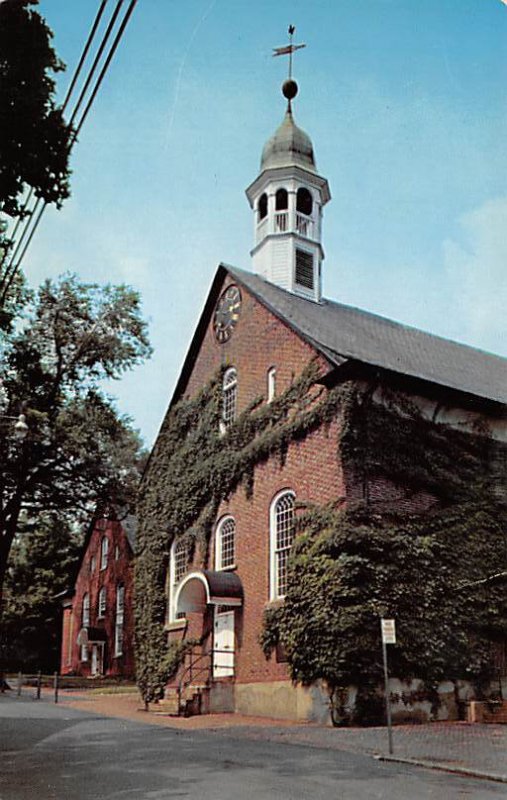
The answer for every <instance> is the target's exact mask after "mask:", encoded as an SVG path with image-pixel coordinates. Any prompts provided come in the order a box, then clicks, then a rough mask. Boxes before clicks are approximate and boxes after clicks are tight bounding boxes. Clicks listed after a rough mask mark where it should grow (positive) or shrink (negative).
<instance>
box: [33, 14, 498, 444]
mask: <svg viewBox="0 0 507 800" xmlns="http://www.w3.org/2000/svg"><path fill="white" fill-rule="evenodd" d="M98 5H99V3H98V0H73V2H72V3H69V2H68V0H41V2H40V6H39V8H40V11H41V13H42V14H43V15H44V16H45V17H46V19H47V21H48V23H49V25H50V26H51V27H52V29H53V31H54V33H55V40H54V41H55V47H56V49H57V51H58V53H59V55H60V56H61V57H62V58H63V59H64V61H66V63H67V65H68V74H67V76H66V75H63V76H59V78H58V85H59V89H60V91H61V93H62V95H63V93H64V91H65V89H66V86H67V82H68V80H69V76H70V74H71V73H72V70H73V68H74V66H75V64H76V62H77V59H78V57H79V54H80V51H81V48H82V46H83V43H84V41H85V38H86V35H87V33H88V29H89V27H90V25H91V23H92V20H93V18H94V16H95V13H96V10H97V8H98ZM110 5H111V6H112V5H113V3H112V0H111V1H110ZM111 10H112V9H111ZM289 23H292V24H294V25H296V28H297V33H296V40H297V41H304V42H306V44H307V48H306V49H305V50H302V51H301V52H298V53H297V54H296V57H295V69H294V73H295V77H296V78H297V80H298V83H299V86H300V94H299V96H298V98H297V100H296V102H295V107H294V111H295V119H296V121H297V123H298V124H299V125H300V127H302V128H303V129H304V130H306V131H307V132H308V133H309V134H310V135H311V137H312V140H313V143H314V148H315V152H316V157H317V165H318V168H319V171H320V173H321V174H323V175H325V176H326V177H327V178H328V180H329V183H330V186H331V193H332V198H333V199H332V201H331V202H330V203H329V204H328V206H327V207H326V209H325V217H324V229H323V241H324V247H325V251H326V260H325V262H324V268H323V275H324V294H325V295H326V296H328V297H332V298H333V299H335V300H338V301H341V302H344V303H349V304H351V305H355V306H359V307H361V308H365V309H368V310H371V311H375V312H377V313H379V314H383V315H385V316H388V317H391V318H393V319H396V320H399V321H401V322H405V323H407V324H410V325H415V326H417V327H420V328H423V329H425V330H429V331H431V332H433V333H437V334H440V335H442V336H447V337H450V338H453V339H456V340H458V341H462V342H465V343H467V344H471V345H473V346H476V347H480V348H482V349H485V350H489V351H493V352H497V353H500V354H503V355H507V337H506V335H505V324H504V316H505V308H506V307H507V278H506V273H507V270H506V264H507V235H506V231H507V186H506V175H507V136H506V122H507V7H506V6H505V5H503V4H502V3H501V2H500V0H424V2H419V0H353V1H352V0H314V2H311V3H309V2H308V1H307V0H304V1H303V0H301V1H300V0H277V2H273V0H271V2H267V0H256V2H246V1H243V0H236V2H234V1H233V0H186V2H185V3H184V4H183V3H181V2H175V1H174V2H173V0H139V2H138V5H137V7H136V10H135V11H134V15H133V17H132V19H131V22H130V23H129V26H128V28H127V31H126V34H125V36H124V38H123V40H122V43H121V46H120V49H119V51H118V53H117V55H116V57H115V60H114V61H113V64H112V68H111V70H110V72H109V73H108V75H107V78H106V82H105V84H104V86H103V88H102V90H101V92H100V94H99V96H98V98H97V101H96V104H95V106H94V108H93V111H92V113H91V115H90V117H89V119H88V120H87V123H86V125H85V127H84V128H83V131H82V133H81V136H80V141H79V143H78V144H77V146H76V148H75V151H74V153H73V157H72V167H73V170H74V174H73V178H72V198H71V199H70V200H69V201H67V203H66V204H65V206H64V208H63V209H62V210H61V211H56V210H54V209H49V210H48V212H47V213H46V216H45V218H44V222H43V224H42V225H41V228H40V229H39V231H38V233H37V236H36V238H35V239H34V242H33V244H32V246H31V248H30V250H29V253H28V255H27V258H26V260H25V263H24V267H25V269H26V272H27V276H28V278H29V281H30V282H31V283H32V284H33V285H36V284H38V283H39V282H40V281H41V280H42V279H43V278H45V277H46V276H48V275H51V276H56V275H58V274H60V273H61V272H63V271H66V270H71V271H75V272H77V273H78V274H79V275H80V276H81V277H82V278H83V279H85V280H90V281H98V282H105V281H111V282H115V283H116V282H126V283H129V284H132V285H133V286H135V287H136V288H137V289H138V290H139V291H140V292H141V294H142V297H143V307H144V313H145V316H146V317H147V318H148V319H149V321H150V330H151V339H152V342H153V345H154V347H155V354H154V357H153V358H152V360H151V361H150V362H149V363H147V364H146V365H145V366H143V367H140V368H138V369H137V370H136V371H135V372H133V373H132V374H130V375H128V376H126V377H125V378H124V379H123V380H122V381H121V382H118V383H115V384H114V385H112V386H110V387H108V389H109V390H110V391H111V393H112V394H114V395H116V396H117V398H118V406H119V408H120V409H121V410H122V411H123V412H125V413H128V414H129V415H131V416H132V418H133V419H134V422H135V425H136V426H137V427H139V428H140V429H141V431H142V433H143V435H144V437H145V439H146V442H147V444H150V443H151V442H152V440H153V438H154V436H155V435H156V432H157V430H158V427H159V424H160V422H161V419H162V416H163V414H164V411H165V409H166V407H167V404H168V402H169V399H170V396H171V394H172V391H173V387H174V385H175V382H176V380H177V377H178V374H179V370H180V367H181V364H182V361H183V359H184V356H185V353H186V349H187V347H188V344H189V342H190V338H191V336H192V333H193V331H194V328H195V325H196V322H197V319H198V316H199V314H200V311H201V308H202V306H203V303H204V300H205V297H206V294H207V291H208V288H209V285H210V283H211V280H212V278H213V275H214V272H215V269H216V266H217V265H218V263H219V262H220V261H224V262H226V263H231V264H234V265H235V266H238V267H242V268H245V269H249V268H250V257H249V251H250V248H251V246H252V239H253V233H252V231H253V222H252V218H251V211H250V208H249V206H248V202H247V200H246V197H245V194H244V190H245V188H246V187H247V186H248V184H249V183H250V182H251V181H252V180H253V179H254V178H255V176H256V175H257V173H258V169H259V159H260V154H261V150H262V146H263V144H264V142H265V140H266V139H267V138H268V137H269V136H270V135H271V134H272V133H273V131H274V130H275V128H276V127H277V126H278V124H279V123H280V121H281V119H282V117H283V113H284V102H283V98H282V96H281V94H280V84H281V82H282V81H283V79H284V78H285V74H286V68H287V65H286V60H285V59H281V58H279V59H273V58H272V57H271V49H272V47H275V46H277V45H282V44H284V43H285V42H286V31H287V26H288V24H289Z"/></svg>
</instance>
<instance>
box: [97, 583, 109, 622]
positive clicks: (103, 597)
mask: <svg viewBox="0 0 507 800" xmlns="http://www.w3.org/2000/svg"><path fill="white" fill-rule="evenodd" d="M106 605H107V593H106V587H105V586H103V587H102V589H101V590H100V592H99V606H98V615H97V616H98V617H99V619H100V618H102V617H105V616H106Z"/></svg>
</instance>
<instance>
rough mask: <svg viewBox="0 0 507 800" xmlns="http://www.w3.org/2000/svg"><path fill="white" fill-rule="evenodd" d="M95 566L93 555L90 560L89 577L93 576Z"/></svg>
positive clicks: (95, 560) (95, 561)
mask: <svg viewBox="0 0 507 800" xmlns="http://www.w3.org/2000/svg"><path fill="white" fill-rule="evenodd" d="M96 566H97V559H96V558H95V555H93V556H92V557H91V559H90V575H93V573H94V572H95V567H96Z"/></svg>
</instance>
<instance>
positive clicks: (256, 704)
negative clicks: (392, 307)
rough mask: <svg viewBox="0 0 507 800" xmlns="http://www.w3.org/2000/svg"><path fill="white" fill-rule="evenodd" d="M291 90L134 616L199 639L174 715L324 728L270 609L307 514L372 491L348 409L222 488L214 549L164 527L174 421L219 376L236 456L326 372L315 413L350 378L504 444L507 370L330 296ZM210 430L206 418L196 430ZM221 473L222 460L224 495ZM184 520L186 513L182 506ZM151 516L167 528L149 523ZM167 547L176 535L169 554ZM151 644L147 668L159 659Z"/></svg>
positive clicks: (174, 404) (311, 170) (386, 492)
mask: <svg viewBox="0 0 507 800" xmlns="http://www.w3.org/2000/svg"><path fill="white" fill-rule="evenodd" d="M283 91H284V95H285V97H286V98H287V100H288V107H287V111H286V114H285V117H284V119H283V121H282V124H281V125H280V127H279V128H278V129H277V131H276V132H275V134H274V135H273V136H272V137H271V138H270V139H269V140H268V141H267V143H266V145H265V147H264V149H263V152H262V159H261V165H260V171H259V174H258V176H257V177H256V178H255V180H254V181H253V183H252V184H251V185H250V186H249V187H248V189H247V197H248V201H249V203H250V206H251V209H252V212H253V218H254V246H253V250H252V251H251V256H252V272H245V271H243V270H240V269H236V268H234V267H231V266H227V265H225V264H222V265H220V266H219V268H218V270H217V272H216V275H215V277H214V280H213V283H212V285H211V289H210V292H209V295H208V299H207V301H206V304H205V307H204V310H203V312H202V315H201V318H200V320H199V322H198V325H197V329H196V331H195V335H194V337H193V340H192V342H191V344H190V348H189V351H188V355H187V357H186V360H185V362H184V365H183V369H182V372H181V375H180V378H179V381H178V383H177V386H176V390H175V393H174V396H173V398H172V401H171V404H170V407H169V411H168V414H167V416H166V419H165V420H164V422H163V423H162V427H161V430H160V434H159V437H158V439H157V441H156V443H155V445H154V448H153V452H152V455H151V459H150V461H149V463H148V467H147V469H146V472H145V475H144V478H143V481H142V485H141V499H140V509H139V519H140V531H139V545H140V553H141V551H142V552H145V553H148V552H149V551H150V548H151V551H150V552H152V553H153V554H154V555H153V564H152V567H151V569H152V572H151V575H152V578H153V581H158V585H159V586H160V587H162V583H163V591H164V598H163V600H162V598H161V597H158V598H157V599H156V601H155V600H154V601H153V602H151V601H150V603H151V605H146V603H147V602H148V601H147V600H146V592H145V589H144V588H143V583H142V581H143V573H142V570H143V569H146V570H147V571H148V572H149V569H150V567H149V565H148V566H143V565H144V564H145V562H144V561H143V556H140V562H139V565H140V569H141V571H140V573H139V583H138V586H137V593H136V606H137V607H138V608H139V613H140V615H141V616H142V615H143V614H146V615H147V618H148V617H149V620H150V625H151V627H150V626H149V625H148V623H146V624H147V628H146V630H148V629H149V630H153V624H154V622H156V620H157V619H158V622H159V626H160V631H161V633H160V636H159V639H158V641H159V642H163V643H164V646H166V647H167V649H168V650H169V649H170V648H171V647H172V648H173V651H175V650H176V649H177V647H178V646H179V645H181V644H182V643H184V642H185V641H192V642H196V643H197V644H195V646H194V647H193V648H189V650H188V652H187V653H186V654H185V656H184V658H182V659H181V661H180V664H179V670H177V671H176V672H175V673H174V674H172V675H171V676H170V678H169V679H168V682H167V686H166V688H165V698H166V699H165V703H166V705H167V706H170V705H171V703H173V704H176V705H175V708H176V707H177V706H178V705H179V707H180V708H181V707H182V706H183V705H185V704H186V706H187V708H194V710H195V709H196V708H198V709H200V710H201V711H206V710H210V711H226V710H234V711H237V712H241V713H249V714H259V715H266V716H273V717H290V718H294V719H325V718H326V715H327V714H328V710H327V704H326V699H325V697H324V695H323V693H322V691H321V690H320V689H319V687H318V686H317V685H313V686H309V687H308V686H307V687H306V688H304V687H302V686H301V685H299V684H298V685H295V684H294V683H293V682H292V680H291V679H290V676H289V673H288V667H287V663H286V657H285V655H284V652H283V648H282V647H276V648H275V649H274V651H273V653H272V654H271V657H269V658H266V656H265V654H264V652H263V650H262V648H261V644H260V636H261V634H262V630H263V620H264V617H265V613H266V611H269V610H270V609H276V608H277V607H279V606H280V604H283V602H284V596H285V594H286V590H287V579H288V560H289V554H290V551H291V546H292V544H293V541H294V538H295V536H297V533H296V526H295V518H296V516H297V514H298V510H297V509H298V504H299V503H304V504H307V505H308V504H309V505H312V504H315V505H318V506H325V505H326V504H329V503H332V502H334V501H336V499H337V498H341V502H342V503H344V504H345V505H346V504H348V503H352V502H355V501H357V500H358V498H360V497H361V496H362V494H364V486H363V485H362V484H361V483H360V482H359V481H358V480H357V479H356V476H355V475H354V474H353V472H350V471H348V470H347V467H346V464H345V461H344V459H343V458H342V456H341V450H340V448H341V441H342V440H341V434H342V418H341V416H340V413H336V414H335V415H334V416H328V417H327V418H326V419H325V420H322V421H321V422H320V423H316V424H313V423H312V425H311V426H309V427H308V429H305V430H304V432H302V431H299V432H298V433H297V434H294V436H293V437H292V438H290V437H289V438H287V439H286V440H284V443H283V457H282V458H281V457H280V452H279V450H276V452H275V450H273V452H264V453H263V455H262V457H259V458H258V459H257V461H255V463H254V465H253V467H252V468H251V474H250V475H249V480H250V482H251V489H250V491H247V490H246V488H245V485H246V483H248V481H247V480H246V479H245V480H241V481H237V482H236V483H234V481H232V482H231V483H230V484H227V482H226V480H225V479H224V484H223V485H224V486H226V488H225V489H224V491H222V492H219V491H218V490H217V494H214V492H215V488H216V486H215V485H214V483H213V481H211V482H210V487H209V490H208V495H206V497H205V499H206V502H208V499H209V498H212V499H211V505H209V504H208V505H207V506H206V508H207V509H209V508H212V513H213V519H211V521H209V520H208V538H207V540H206V539H205V537H204V538H203V537H202V536H201V537H200V538H199V536H197V537H194V539H192V538H191V537H190V538H189V537H188V536H187V535H186V533H185V531H181V532H180V535H175V534H174V530H171V523H170V522H169V521H168V522H167V524H166V523H164V519H163V513H162V515H160V509H161V508H163V504H164V494H163V492H164V483H165V482H168V481H170V480H171V475H170V474H169V471H170V468H169V467H168V466H164V464H167V465H168V464H171V463H173V462H171V460H170V459H171V458H172V457H173V455H172V452H171V448H172V449H173V450H174V448H175V447H177V446H178V443H176V444H175V443H174V441H172V440H171V433H170V431H171V424H172V423H171V418H172V417H171V415H172V414H174V411H175V409H177V408H178V405H179V404H181V403H185V402H189V401H192V399H195V398H198V397H199V396H200V393H202V392H203V391H204V390H205V387H208V386H210V385H211V383H212V382H213V380H215V381H216V380H217V378H216V376H217V375H218V376H219V378H218V388H216V390H217V391H219V393H220V420H219V422H218V425H217V429H216V442H217V444H216V445H215V446H216V447H218V448H219V447H220V443H223V447H224V448H226V447H227V446H228V444H229V442H230V440H231V438H233V437H235V436H236V435H239V434H237V433H236V430H237V428H236V427H235V426H236V423H238V421H239V423H238V424H241V425H244V424H246V423H245V420H247V419H248V414H249V413H250V411H252V414H253V416H252V419H253V418H255V419H259V420H260V419H266V415H268V414H269V413H270V408H272V409H276V408H277V402H280V398H282V397H286V396H288V393H290V391H291V387H294V386H295V385H296V384H297V382H298V380H299V379H300V376H301V375H302V374H303V373H304V371H305V369H306V368H307V367H308V365H309V364H312V365H313V369H314V370H315V374H316V376H317V377H316V379H315V381H314V384H313V394H310V398H309V400H307V403H308V405H307V406H306V407H305V413H311V409H312V403H313V404H314V403H318V402H320V398H322V397H325V396H326V394H327V393H329V392H331V391H332V390H333V387H336V386H339V385H340V384H344V383H345V382H348V383H349V384H351V385H353V386H360V387H363V389H364V388H368V387H371V391H372V393H373V392H374V391H375V387H376V386H378V383H379V380H380V381H381V382H382V385H384V386H387V387H388V388H390V389H392V390H393V391H394V390H396V391H397V392H398V393H401V394H403V395H404V396H405V397H407V398H409V399H410V401H411V402H413V403H415V404H416V405H417V407H418V408H419V409H420V410H421V413H422V415H423V416H424V417H425V418H427V419H428V420H434V421H436V420H438V422H440V423H442V424H446V425H450V426H454V427H455V428H459V429H460V430H466V429H470V430H472V429H473V428H474V426H477V424H479V422H481V424H482V423H485V424H487V425H488V427H489V430H490V431H491V435H492V437H493V439H495V441H497V440H503V441H505V438H506V434H507V431H506V425H505V403H506V401H507V370H506V363H505V361H504V360H502V359H501V358H499V357H496V356H493V355H488V354H486V353H484V352H480V351H478V350H475V349H473V348H470V347H467V346H464V345H461V344H457V343H455V342H452V341H448V340H445V339H443V338H440V337H437V336H433V335H431V334H429V333H425V332H422V331H420V330H416V329H414V328H410V327H407V326H405V325H402V324H399V323H397V322H393V321H392V320H389V319H385V318H382V317H380V316H377V315H375V314H372V313H369V312H366V311H362V310H360V309H357V308H352V307H349V306H346V305H342V304H340V303H339V302H335V301H332V300H330V299H327V298H325V297H323V296H322V291H321V283H322V265H323V261H324V250H323V244H322V218H323V209H324V206H325V205H326V204H327V202H328V201H329V200H330V190H329V186H328V182H327V180H326V178H325V177H323V176H321V175H320V174H319V172H318V170H317V167H316V161H315V156H314V150H313V146H312V142H311V140H310V138H309V137H308V135H307V134H306V133H304V132H303V131H302V130H301V129H300V128H299V127H298V126H297V125H296V123H295V121H294V116H293V111H292V101H293V99H294V97H295V95H296V93H297V86H296V84H295V82H294V81H287V82H286V83H285V84H284V87H283ZM308 409H309V410H308ZM280 413H281V412H280ZM298 413H299V411H298V410H296V411H294V409H293V410H291V411H289V412H288V417H287V416H286V417H285V418H284V422H283V424H287V425H288V424H289V423H291V422H294V424H296V421H297V414H298ZM255 415H257V416H255ZM262 415H264V417H263V416H262ZM291 415H294V416H291ZM277 420H278V418H277ZM199 424H200V423H199V420H198V419H197V421H195V426H196V428H198V426H199ZM202 424H204V423H202ZM259 424H260V423H259ZM276 424H279V420H278V421H276V422H274V423H273V426H275V425H276ZM280 424H281V423H280ZM187 430H188V431H189V432H188V434H187V435H188V436H193V435H194V434H195V435H196V445H195V447H196V448H198V447H199V446H201V447H202V462H203V463H204V462H205V460H206V458H207V450H206V447H207V445H206V443H205V440H204V439H203V440H202V444H201V445H199V438H198V436H197V433H196V431H195V430H192V429H191V428H188V429H187ZM268 433H269V431H268ZM203 436H204V432H203ZM252 441H253V444H252V447H254V446H255V439H253V440H252ZM386 446H387V447H388V446H389V443H386ZM245 452H246V451H245ZM248 452H249V453H250V452H251V450H249V451H248ZM182 463H184V462H182ZM196 463H197V462H196ZM231 463H232V462H231ZM187 464H188V469H189V470H190V469H191V467H190V462H187ZM198 466H199V465H198V464H197V466H196V468H197V467H198ZM238 469H239V468H238ZM164 470H165V472H164ZM223 471H224V470H222V466H221V465H220V464H219V463H218V462H217V472H216V481H217V484H218V483H219V482H220V481H221V480H222V478H221V477H220V476H222V474H223ZM203 474H204V473H203ZM189 480H190V478H189ZM196 485H197V484H196ZM252 487H253V488H252ZM203 491H204V490H203ZM369 493H370V497H371V498H373V500H374V501H375V502H377V504H378V508H379V509H381V510H382V509H386V508H387V509H388V508H390V507H393V506H397V507H399V506H403V505H405V506H406V507H407V509H409V510H411V511H414V512H418V511H424V510H426V509H427V508H428V507H429V506H430V505H431V503H432V502H433V499H432V497H431V492H428V491H425V490H424V491H423V490H420V491H414V490H412V489H411V490H410V491H408V490H407V489H406V488H405V487H403V486H402V485H400V482H399V481H398V482H392V483H390V482H389V481H386V480H382V479H379V480H377V481H375V482H373V484H372V485H371V486H370V487H369ZM204 494H205V492H204ZM203 496H204V495H203ZM191 499H192V498H187V500H189V501H190V500H191ZM180 500H181V498H180ZM180 500H178V502H180ZM196 502H197V501H196ZM173 505H174V503H173ZM203 507H204V500H203ZM171 511H172V509H168V514H169V513H170V512H171ZM182 513H187V511H186V508H184V507H183V505H182ZM157 514H158V515H159V516H157ZM150 516H151V517H152V518H153V519H156V520H157V522H156V524H155V523H154V524H153V525H152V526H151V527H150V524H149V522H148V521H147V520H148V519H149V518H150ZM197 517H198V515H197V514H196V515H195V518H196V519H197ZM201 517H202V515H201ZM189 518H190V517H189ZM199 519H200V518H199ZM168 520H169V516H168ZM198 524H200V522H199V523H198ZM198 524H197V527H198ZM163 529H164V530H163ZM156 530H157V531H158V532H159V533H156ZM160 531H163V532H162V533H160ZM157 535H160V536H164V537H165V539H164V542H163V543H162V541H161V540H156V538H155V537H156V536H157ZM156 553H160V561H159V562H156V558H157V556H156ZM146 558H148V556H146ZM156 563H158V567H157V566H156ZM146 564H148V562H146ZM153 565H155V566H153ZM148 572H147V573H146V574H148ZM155 572H157V575H155ZM162 573H163V574H162ZM148 582H149V581H148ZM146 585H148V583H146V584H145V585H144V586H146ZM79 602H81V601H79ZM154 609H155V610H154ZM162 609H163V610H162ZM150 614H151V616H150ZM157 615H158V616H157ZM155 627H156V626H155ZM157 635H158V634H157ZM139 646H140V648H141V650H140V654H141V658H142V659H143V663H146V664H148V662H149V661H150V654H149V653H148V651H147V649H145V650H143V644H142V643H141V644H140V645H139V643H138V647H139ZM148 646H149V645H147V647H148ZM192 659H193V660H192ZM152 660H153V659H152ZM73 663H74V662H73ZM150 669H153V668H151V667H149V666H147V667H146V670H145V672H143V673H142V674H141V680H143V675H145V674H146V675H148V674H150V675H151V674H152V673H150ZM146 682H147V683H149V679H148V678H146ZM174 698H176V699H174ZM149 699H152V697H151V696H150V698H149ZM192 704H193V705H192Z"/></svg>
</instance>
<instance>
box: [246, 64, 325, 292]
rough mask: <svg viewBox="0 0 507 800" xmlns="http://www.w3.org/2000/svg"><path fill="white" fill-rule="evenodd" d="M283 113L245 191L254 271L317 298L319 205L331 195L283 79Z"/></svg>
mask: <svg viewBox="0 0 507 800" xmlns="http://www.w3.org/2000/svg"><path fill="white" fill-rule="evenodd" d="M282 92H283V94H284V96H285V97H286V98H287V101H288V104H287V112H286V114H285V118H284V120H283V122H282V124H281V125H280V127H279V128H278V130H277V131H276V132H275V134H274V135H273V136H272V137H271V139H269V140H268V141H267V142H266V144H265V146H264V149H263V151H262V158H261V169H260V174H259V176H258V177H257V178H256V179H255V180H254V182H253V183H252V184H250V186H249V187H248V189H247V190H246V194H247V197H248V200H249V202H250V206H251V208H252V209H253V211H254V231H255V233H254V236H255V246H254V248H253V250H252V251H251V256H252V265H253V270H254V272H257V273H258V274H259V275H262V276H263V277H264V278H265V279H266V280H268V281H270V282H271V283H275V284H276V285H277V286H281V287H282V288H283V289H287V290H288V291H289V292H293V293H294V294H298V295H301V296H302V297H306V298H308V299H309V300H314V301H316V302H319V301H320V299H321V295H322V292H321V263H322V261H323V260H324V251H323V249H322V243H321V222H322V208H323V206H324V205H325V204H326V203H327V202H328V200H330V199H331V195H330V192H329V185H328V182H327V180H326V179H325V178H322V177H321V176H320V175H319V174H318V173H317V169H316V165H315V157H314V154H313V146H312V142H311V140H310V137H309V136H308V135H307V134H306V133H305V132H304V131H302V130H301V128H298V127H297V125H296V124H295V122H294V119H293V116H292V107H291V101H292V100H293V99H294V97H295V96H296V94H297V92H298V87H297V84H296V82H295V81H294V80H292V79H290V78H289V80H286V81H285V83H284V84H283V87H282Z"/></svg>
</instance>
